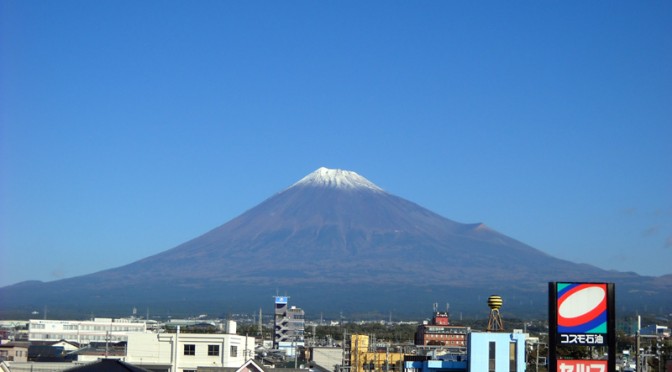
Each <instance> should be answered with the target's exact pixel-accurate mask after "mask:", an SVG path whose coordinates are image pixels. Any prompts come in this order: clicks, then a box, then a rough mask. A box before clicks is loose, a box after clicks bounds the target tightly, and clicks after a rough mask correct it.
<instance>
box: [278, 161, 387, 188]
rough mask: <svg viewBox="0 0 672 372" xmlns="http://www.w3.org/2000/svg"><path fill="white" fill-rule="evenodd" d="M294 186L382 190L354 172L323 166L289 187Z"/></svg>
mask: <svg viewBox="0 0 672 372" xmlns="http://www.w3.org/2000/svg"><path fill="white" fill-rule="evenodd" d="M295 186H327V187H335V188H339V189H358V188H366V189H370V190H374V191H383V189H381V188H380V187H378V186H376V184H374V183H373V182H371V181H369V180H367V179H366V178H364V177H362V176H360V175H359V174H357V173H355V172H352V171H348V170H343V169H329V168H325V167H320V168H319V169H317V170H316V171H314V172H313V173H311V174H309V175H307V176H305V177H303V178H302V179H301V180H299V181H298V182H297V183H295V184H293V185H292V186H291V187H295Z"/></svg>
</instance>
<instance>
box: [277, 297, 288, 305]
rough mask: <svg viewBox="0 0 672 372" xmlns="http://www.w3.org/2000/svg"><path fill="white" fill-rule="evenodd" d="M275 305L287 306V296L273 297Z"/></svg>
mask: <svg viewBox="0 0 672 372" xmlns="http://www.w3.org/2000/svg"><path fill="white" fill-rule="evenodd" d="M275 303H276V304H287V296H275Z"/></svg>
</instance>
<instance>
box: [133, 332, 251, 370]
mask: <svg viewBox="0 0 672 372" xmlns="http://www.w3.org/2000/svg"><path fill="white" fill-rule="evenodd" d="M251 358H254V337H247V336H239V335H235V334H223V333H210V334H207V333H180V332H179V331H178V332H176V333H159V334H151V333H145V334H142V333H135V334H130V335H129V336H128V344H127V350H126V356H125V357H124V358H123V360H124V361H125V362H127V363H131V364H133V365H136V366H139V367H143V368H146V369H151V370H153V371H165V372H168V371H170V372H189V371H196V370H197V369H199V367H201V368H202V367H222V368H238V367H240V366H242V365H243V364H244V363H245V361H246V360H248V359H251Z"/></svg>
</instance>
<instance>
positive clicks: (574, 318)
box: [558, 283, 607, 334]
mask: <svg viewBox="0 0 672 372" xmlns="http://www.w3.org/2000/svg"><path fill="white" fill-rule="evenodd" d="M558 332H559V333H575V334H581V333H607V285H606V284H597V283H558Z"/></svg>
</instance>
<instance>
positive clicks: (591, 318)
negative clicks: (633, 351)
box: [548, 282, 616, 372]
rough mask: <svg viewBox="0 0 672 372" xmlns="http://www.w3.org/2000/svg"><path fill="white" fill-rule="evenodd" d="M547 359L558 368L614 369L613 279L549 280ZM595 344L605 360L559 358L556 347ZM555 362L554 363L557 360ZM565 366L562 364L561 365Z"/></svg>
mask: <svg viewBox="0 0 672 372" xmlns="http://www.w3.org/2000/svg"><path fill="white" fill-rule="evenodd" d="M548 290H549V291H548V292H549V293H548V322H549V326H550V327H549V341H550V345H553V346H550V345H549V357H550V360H549V362H550V363H551V365H557V369H556V370H557V371H559V372H597V371H600V368H604V369H603V371H605V372H606V371H607V370H613V368H607V367H615V363H616V358H615V354H616V333H615V332H616V317H615V305H614V303H615V295H614V284H613V283H589V282H551V283H548ZM573 346H598V347H606V348H607V349H608V351H609V352H608V360H606V361H602V360H600V361H596V360H562V359H558V358H557V357H558V354H557V350H556V348H571V347H573ZM556 363H557V364H556ZM563 366H564V367H563Z"/></svg>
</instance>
